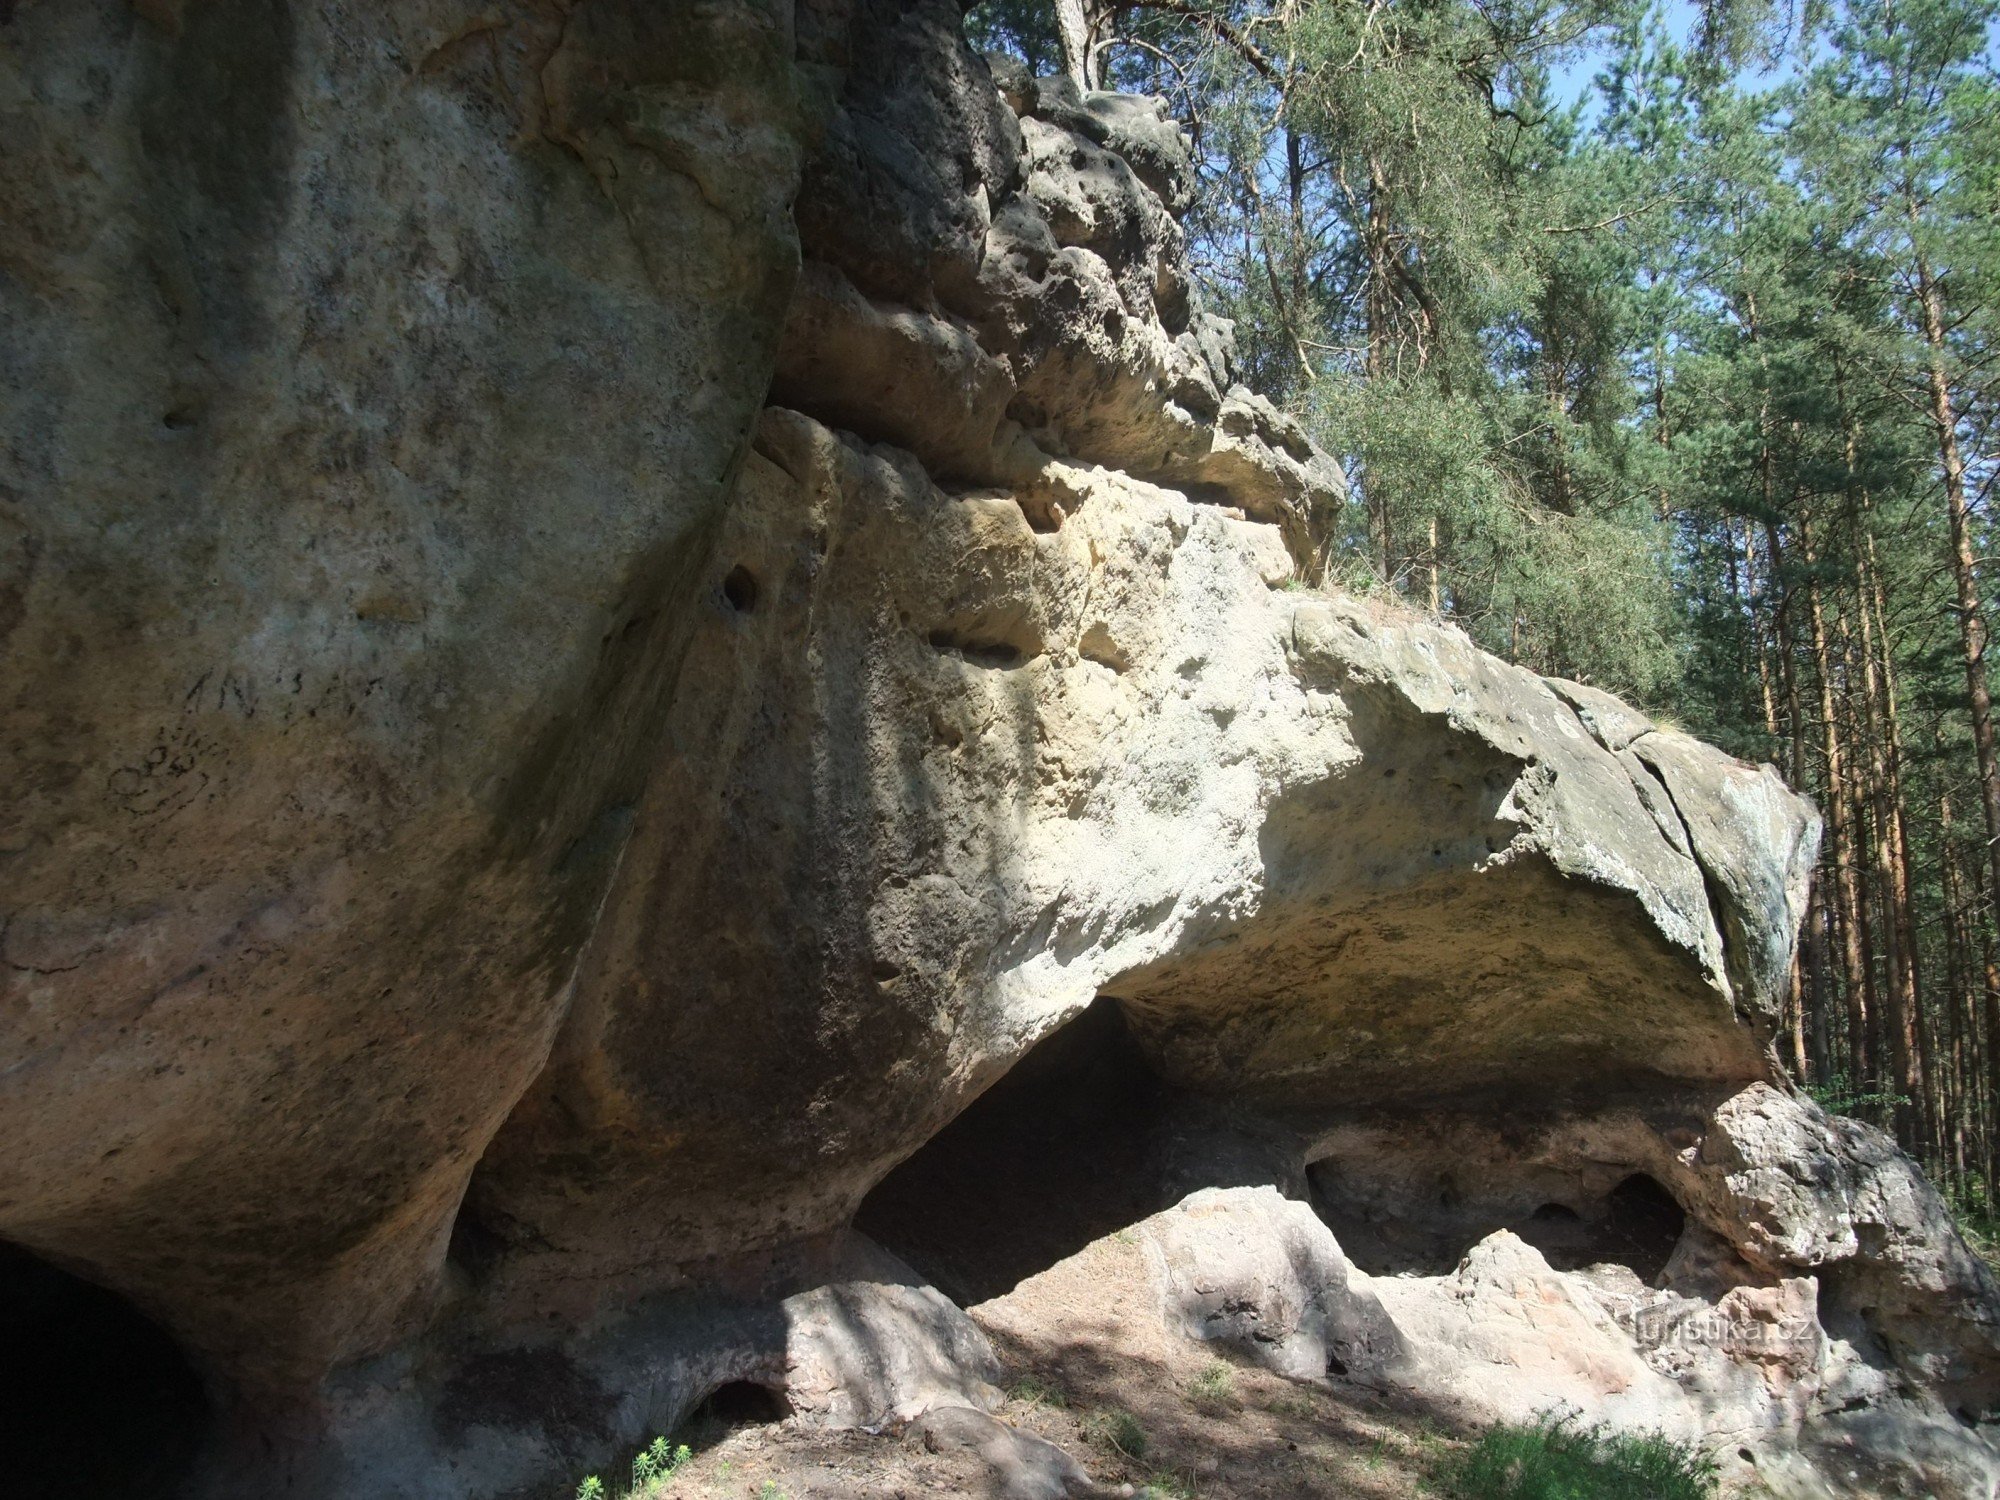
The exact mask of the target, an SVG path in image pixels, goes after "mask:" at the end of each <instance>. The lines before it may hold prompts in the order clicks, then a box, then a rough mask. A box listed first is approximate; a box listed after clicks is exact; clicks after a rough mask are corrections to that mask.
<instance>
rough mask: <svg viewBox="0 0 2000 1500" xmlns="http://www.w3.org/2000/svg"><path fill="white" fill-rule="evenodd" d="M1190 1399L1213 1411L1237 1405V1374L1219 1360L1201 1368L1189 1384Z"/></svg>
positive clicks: (1213, 1360)
mask: <svg viewBox="0 0 2000 1500" xmlns="http://www.w3.org/2000/svg"><path fill="white" fill-rule="evenodd" d="M1188 1399H1189V1400H1191V1401H1193V1402H1194V1404H1195V1405H1196V1406H1200V1407H1205V1408H1207V1409H1209V1410H1211V1411H1214V1410H1220V1409H1222V1408H1225V1407H1231V1406H1234V1405H1235V1404H1236V1372H1235V1371H1234V1370H1232V1369H1230V1368H1229V1366H1228V1365H1226V1364H1224V1363H1223V1362H1222V1361H1221V1360H1219V1359H1212V1360H1210V1361H1209V1362H1208V1363H1207V1364H1205V1365H1203V1366H1202V1367H1201V1370H1200V1372H1199V1373H1198V1374H1196V1376H1195V1377H1194V1379H1192V1380H1190V1381H1189V1382H1188Z"/></svg>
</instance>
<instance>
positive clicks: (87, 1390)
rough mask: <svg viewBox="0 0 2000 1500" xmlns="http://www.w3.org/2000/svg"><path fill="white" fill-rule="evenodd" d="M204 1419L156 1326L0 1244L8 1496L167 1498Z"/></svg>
mask: <svg viewBox="0 0 2000 1500" xmlns="http://www.w3.org/2000/svg"><path fill="white" fill-rule="evenodd" d="M208 1416H209V1408H208V1401H207V1398H206V1397H205V1395H204V1394H203V1392H202V1387H201V1382H200V1380H199V1379H198V1378H197V1377H196V1375H195V1373H194V1371H193V1369H192V1368H190V1367H189V1365H188V1362H187V1359H186V1357H185V1356H184V1355H183V1354H182V1353H181V1350H180V1347H179V1345H177V1344H176V1343H175V1342H174V1340H173V1339H172V1338H171V1337H170V1336H169V1335H168V1334H167V1333H166V1332H165V1331H164V1330H163V1329H161V1328H160V1327H159V1326H158V1325H157V1324H155V1323H154V1322H152V1321H151V1320H150V1319H149V1318H147V1317H146V1316H145V1315H144V1314H142V1313H141V1312H139V1311H138V1309H136V1308H135V1307H133V1306H132V1305H131V1304H130V1303H129V1302H127V1301H126V1300H125V1299H124V1298H122V1297H120V1296H118V1295H117V1294H116V1293H115V1292H110V1291H106V1290H105V1289H104V1288H103V1287H100V1286H95V1285H93V1284H92V1283H90V1282H88V1281H84V1280H83V1279H82V1278H80V1277H76V1276H72V1275H70V1274H69V1273H68V1272H66V1271H60V1270H57V1269H56V1268H55V1267H54V1266H52V1265H50V1264H49V1263H48V1262H46V1261H44V1260H41V1259H40V1258H38V1257H36V1256H34V1255H31V1254H29V1253H28V1252H27V1251H25V1250H22V1249H20V1248H19V1247H17V1246H13V1245H8V1244H5V1243H0V1493H4V1494H8V1495H98V1494H103V1495H112V1494H117V1495H148V1496H170V1495H172V1494H173V1493H174V1492H175V1488H176V1486H177V1485H178V1484H179V1482H180V1481H181V1480H182V1479H184V1478H185V1477H186V1475H187V1471H188V1469H189V1467H190V1466H191V1465H192V1463H193V1461H194V1457H195V1454H196V1451H197V1450H198V1449H199V1447H200V1445H201V1441H202V1438H203V1435H204V1434H205V1432H206V1430H207V1426H208Z"/></svg>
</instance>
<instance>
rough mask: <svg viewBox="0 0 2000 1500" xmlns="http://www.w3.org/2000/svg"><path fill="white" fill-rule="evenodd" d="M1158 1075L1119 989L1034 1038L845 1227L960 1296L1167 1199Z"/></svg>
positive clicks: (979, 1296) (1055, 1256)
mask: <svg viewBox="0 0 2000 1500" xmlns="http://www.w3.org/2000/svg"><path fill="white" fill-rule="evenodd" d="M1167 1102H1168V1091H1167V1088H1166V1085H1165V1084H1164V1083H1163V1082H1162V1081H1161V1080H1160V1078H1159V1077H1158V1076H1157V1075H1156V1074H1155V1073H1154V1072H1153V1070H1152V1068H1151V1067H1150V1066H1149V1065H1148V1063H1147V1062H1146V1059H1145V1057H1144V1056H1143V1054H1142V1053H1141V1052H1140V1050H1139V1045H1138V1043H1137V1042H1136V1041H1134V1040H1133V1038H1132V1033H1131V1031H1130V1029H1129V1028H1128V1027H1127V1025H1126V1022H1125V1014H1124V1012H1123V1011H1122V1010H1121V1009H1120V1008H1119V1005H1118V1003H1117V1002H1116V1001H1115V1000H1109V999H1099V1000H1096V1001H1094V1002H1093V1003H1092V1004H1091V1006H1090V1007H1089V1008H1088V1009H1087V1010H1085V1011H1084V1012H1083V1014H1082V1015H1080V1016H1078V1017H1077V1018H1076V1019H1075V1020H1073V1021H1071V1022H1069V1023H1068V1024H1067V1025H1065V1026H1063V1027H1061V1028H1060V1029H1059V1030H1057V1031H1054V1032H1052V1033H1050V1034H1049V1035H1048V1036H1046V1037H1044V1038H1043V1039H1042V1040H1041V1041H1040V1042H1039V1043H1037V1044H1036V1046H1035V1047H1034V1048H1033V1050H1031V1051H1030V1052H1029V1053H1028V1054H1027V1056H1025V1057H1023V1058H1022V1059H1021V1060H1020V1061H1019V1062H1018V1063H1016V1064H1015V1065H1014V1067H1013V1069H1012V1070H1011V1071H1010V1072H1008V1073H1007V1075H1006V1076H1005V1077H1003V1078H1002V1079H1000V1081H999V1082H998V1083H995V1084H994V1085H993V1086H992V1087H991V1088H989V1089H988V1090H987V1091H986V1092H985V1093H984V1094H982V1095H980V1096H979V1098H977V1099H975V1100H974V1101H973V1102H972V1103H971V1104H970V1105H968V1106H967V1107H966V1109H965V1111H964V1113H962V1114H960V1115H959V1116H958V1118H957V1119H955V1120H953V1121H952V1122H951V1123H950V1124H949V1125H947V1126H946V1127H945V1128H944V1129H943V1130H941V1131H939V1132H938V1134H937V1135H935V1136H933V1137H932V1138H931V1140H930V1141H929V1142H928V1143H926V1144H925V1145H924V1146H923V1148H922V1149H920V1150H919V1151H918V1152H917V1153H916V1154H915V1155H914V1156H912V1157H910V1158H909V1159H908V1160H907V1161H905V1162H904V1163H903V1164H902V1165H901V1166H899V1167H897V1168H896V1169H895V1170H894V1171H893V1172H891V1173H890V1174H889V1175H888V1176H887V1177H885V1178H883V1179H882V1181H881V1182H880V1183H878V1184H877V1185H876V1187H875V1190H874V1191H873V1192H871V1193H870V1194H869V1195H868V1197H867V1198H866V1199H865V1200H863V1202H862V1204H861V1210H860V1212H859V1213H858V1214H856V1216H855V1221H854V1222H855V1227H856V1228H858V1229H860V1230H861V1231H862V1233H864V1234H866V1235H868V1236H869V1237H870V1238H872V1239H873V1240H875V1241H876V1242H877V1243H878V1244H880V1245H882V1246H884V1247H885V1248H887V1249H889V1250H891V1251H893V1252H894V1253H895V1254H896V1255H899V1256H901V1257H902V1259H903V1260H904V1261H906V1262H907V1263H908V1264H909V1265H910V1266H911V1267H912V1268H913V1269H914V1270H916V1271H917V1272H918V1273H919V1274H921V1275H922V1276H924V1277H925V1278H926V1279H927V1280H929V1281H930V1282H931V1283H932V1284H933V1285H935V1286H936V1287H937V1288H938V1290H940V1291H942V1292H943V1293H944V1294H945V1295H946V1296H948V1297H950V1298H952V1299H953V1300H954V1301H956V1302H958V1303H959V1304H961V1305H969V1304H971V1303H974V1302H983V1301H985V1300H986V1299H987V1298H989V1297H997V1296H1000V1295H1001V1294H1003V1293H1005V1292H1008V1291H1011V1290H1012V1289H1013V1288H1014V1287H1015V1286H1016V1285H1017V1284H1018V1283H1020V1282H1021V1281H1023V1280H1025V1279H1026V1278H1027V1277H1030V1276H1032V1275H1034V1274H1035V1273H1036V1272H1038V1271H1045V1270H1047V1269H1048V1268H1049V1267H1050V1266H1052V1265H1054V1264H1055V1263H1056V1262H1057V1261H1060V1260H1063V1259H1065V1258H1066V1257H1068V1256H1071V1255H1074V1254H1075V1253H1076V1252H1077V1251H1079V1250H1081V1249H1082V1248H1083V1247H1084V1246H1085V1245H1088V1244H1090V1243H1091V1242H1092V1241H1093V1240H1097V1239H1101V1238H1103V1237H1104V1236H1105V1235H1107V1234H1111V1233H1114V1232H1115V1231H1117V1230H1120V1229H1124V1228H1126V1227H1128V1226H1129V1225H1132V1224H1136V1223H1138V1222H1139V1220H1141V1219H1143V1218H1145V1217H1146V1216H1147V1215H1148V1214H1152V1213H1156V1212H1158V1211H1159V1210H1160V1209H1162V1208H1164V1207H1166V1206H1167V1204H1166V1202H1165V1198H1164V1194H1165V1189H1164V1188H1163V1187H1162V1174H1161V1172H1160V1170H1159V1166H1158V1160H1157V1152H1156V1143H1157V1142H1158V1141H1159V1140H1160V1137H1161V1127H1162V1125H1163V1124H1164V1123H1165V1120H1166V1113H1167Z"/></svg>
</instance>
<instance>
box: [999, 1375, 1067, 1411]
mask: <svg viewBox="0 0 2000 1500" xmlns="http://www.w3.org/2000/svg"><path fill="white" fill-rule="evenodd" d="M1007 1394H1008V1395H1009V1396H1012V1397H1013V1398H1014V1399H1015V1400H1016V1401H1025V1402H1027V1403H1028V1405H1030V1406H1052V1407H1054V1408H1055V1409H1056V1410H1057V1411H1061V1410H1063V1409H1064V1408H1066V1407H1067V1406H1068V1405H1069V1393H1068V1392H1067V1391H1065V1390H1064V1389H1063V1388H1062V1387H1061V1386H1059V1385H1054V1384H1052V1383H1050V1382H1049V1381H1046V1380H1041V1379H1038V1378H1037V1377H1035V1376H1033V1375H1023V1376H1022V1377H1021V1378H1020V1379H1019V1380H1017V1381H1015V1382H1014V1383H1013V1384H1012V1385H1010V1386H1009V1387H1007Z"/></svg>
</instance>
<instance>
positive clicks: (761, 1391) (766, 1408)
mask: <svg viewBox="0 0 2000 1500" xmlns="http://www.w3.org/2000/svg"><path fill="white" fill-rule="evenodd" d="M791 1414H792V1403H791V1402H790V1401H788V1400H786V1399H785V1393H784V1392H783V1391H781V1390H778V1389H776V1388H775V1387H773V1386H768V1385H760V1384H759V1383H758V1382H756V1381H754V1380H731V1381H729V1382H727V1383H726V1384H723V1385H719V1386H717V1387H716V1388H715V1389H714V1390H712V1391H710V1392H709V1393H708V1394H707V1395H706V1396H704V1397H702V1398H701V1400H699V1401H697V1402H696V1403H695V1404H694V1405H693V1406H692V1407H691V1408H689V1410H688V1414H687V1415H686V1416H685V1417H683V1418H682V1419H681V1422H680V1426H679V1428H678V1429H677V1431H676V1432H675V1434H674V1435H675V1438H676V1440H677V1441H679V1442H683V1443H686V1444H687V1445H688V1446H689V1447H690V1448H693V1449H695V1450H696V1451H697V1452H700V1451H702V1450H704V1449H708V1448H713V1447H714V1446H715V1445H716V1444H717V1443H719V1442H721V1441H722V1440H723V1439H724V1438H726V1437H728V1436H729V1435H730V1434H731V1433H732V1432H735V1431H737V1430H738V1429H740V1428H744V1427H766V1426H769V1425H770V1424H771V1423H773V1422H782V1421H784V1420H785V1418H787V1417H789V1416H790V1415H791Z"/></svg>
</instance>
